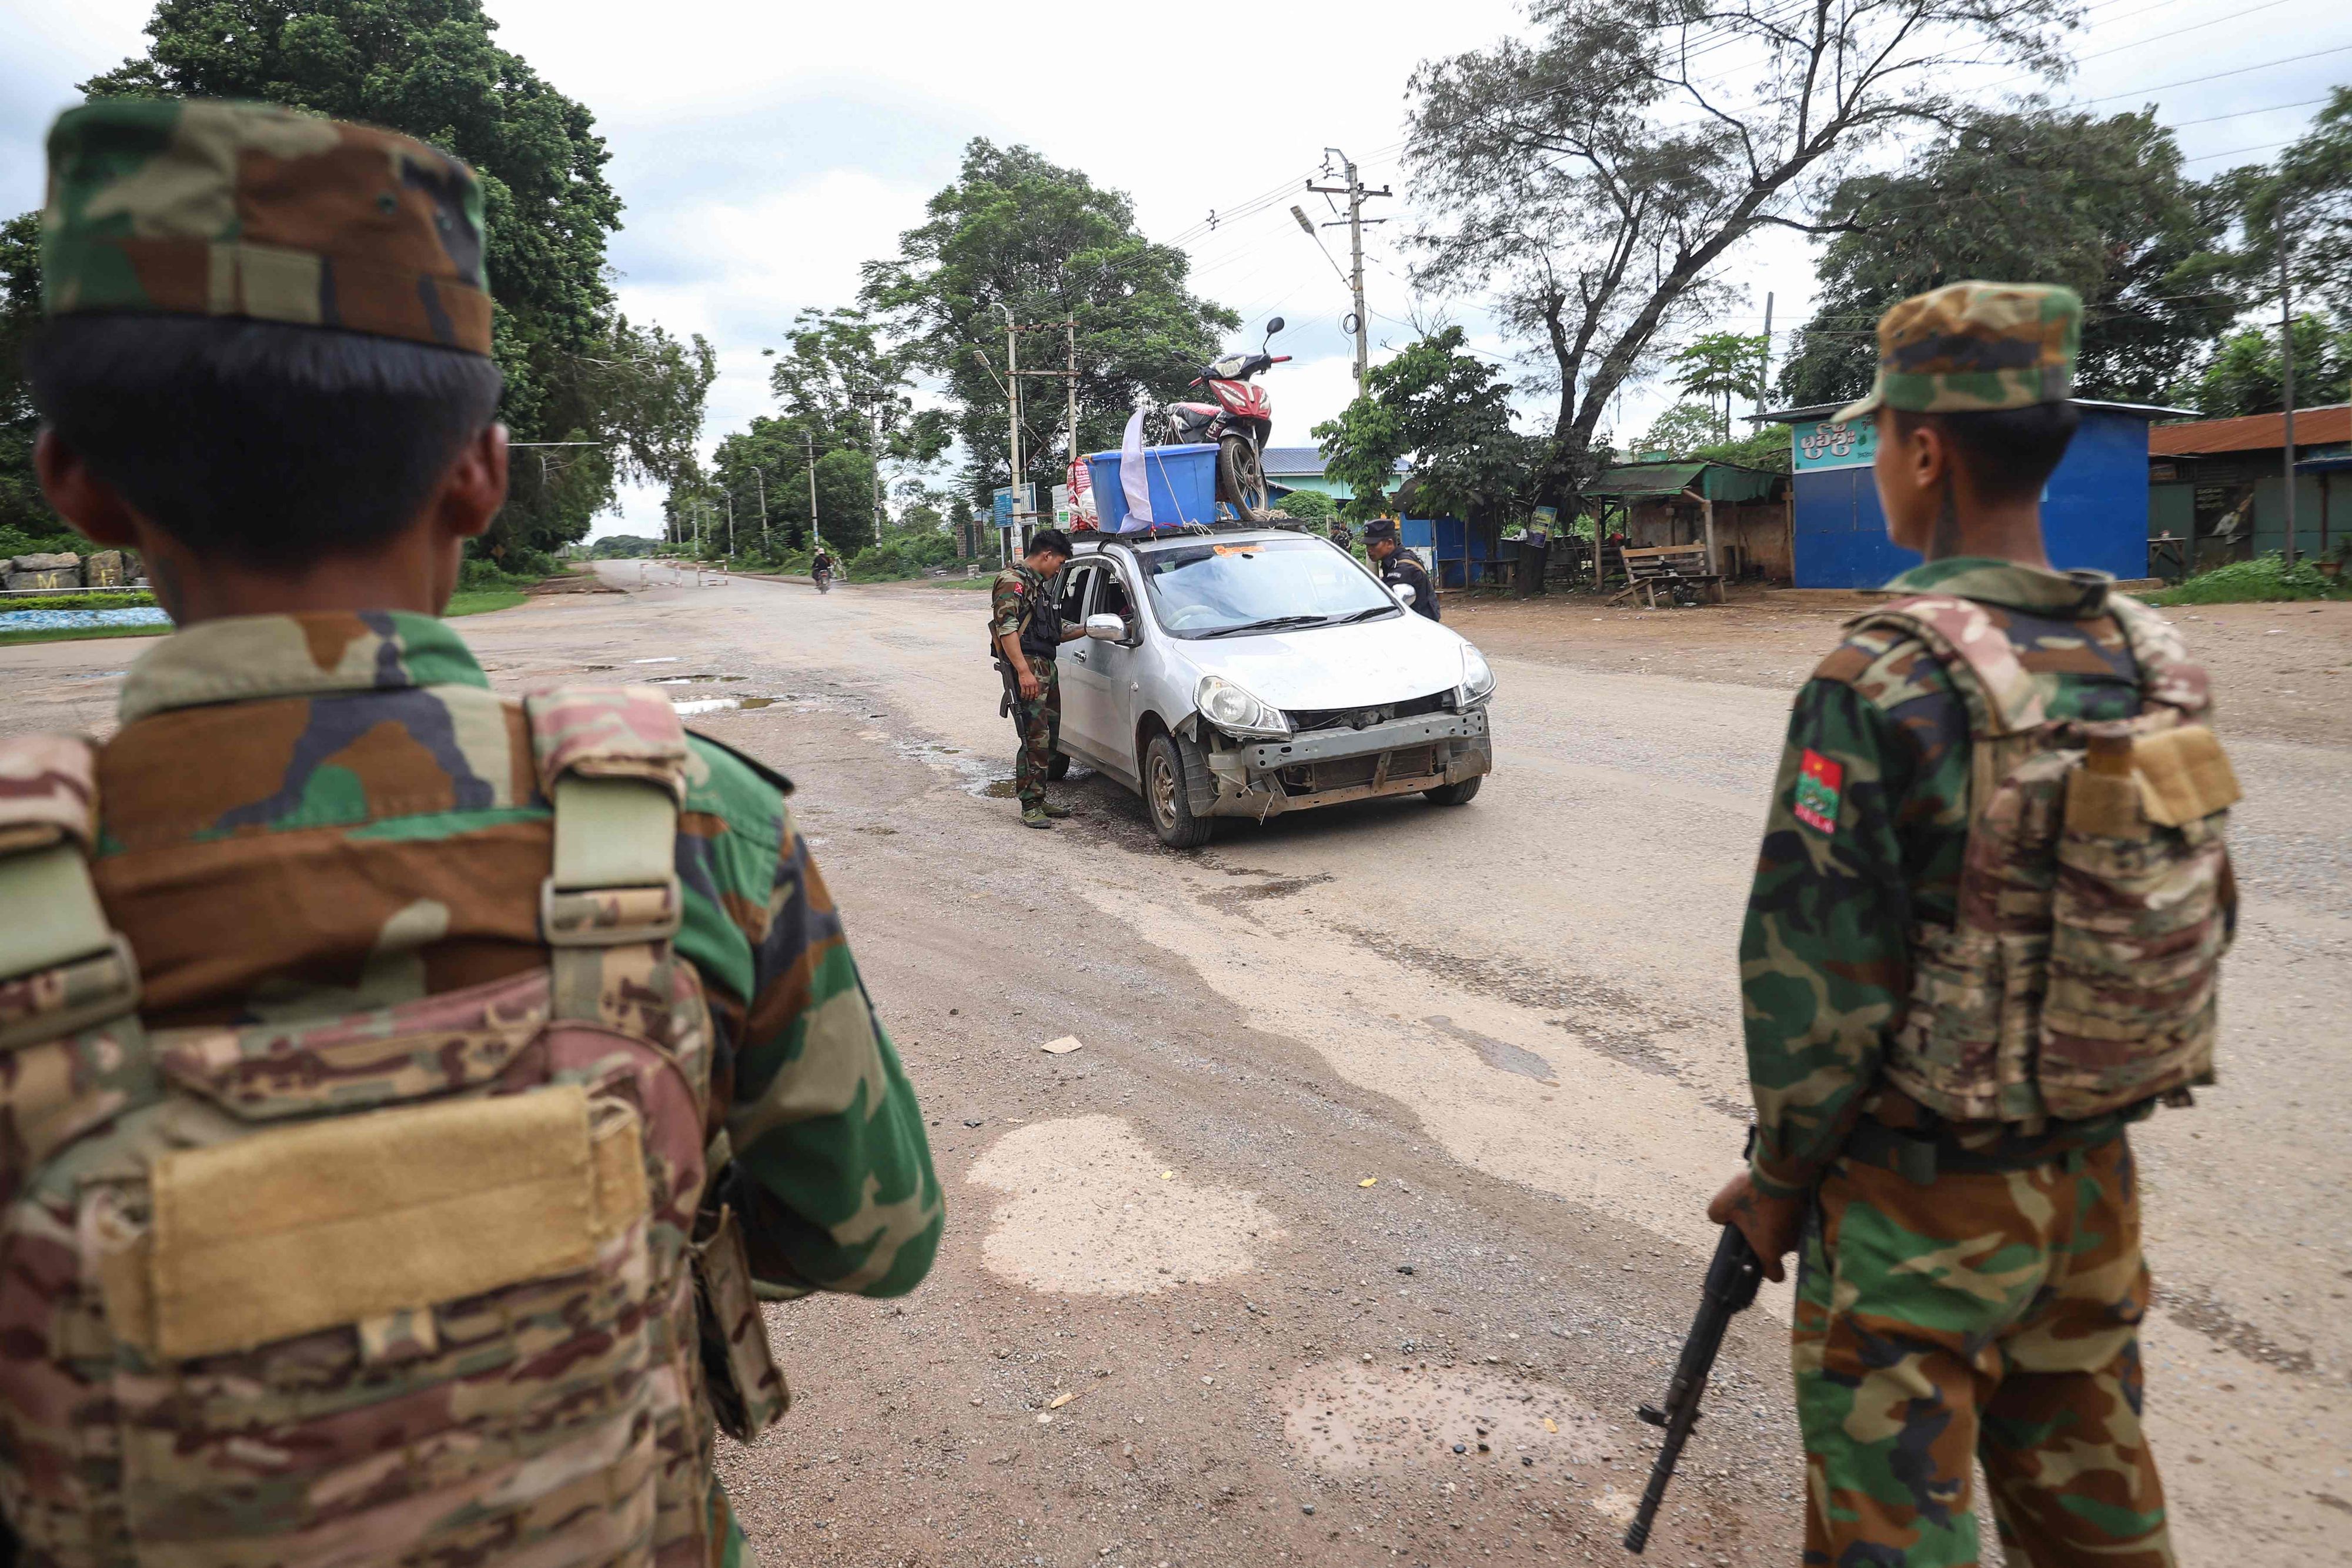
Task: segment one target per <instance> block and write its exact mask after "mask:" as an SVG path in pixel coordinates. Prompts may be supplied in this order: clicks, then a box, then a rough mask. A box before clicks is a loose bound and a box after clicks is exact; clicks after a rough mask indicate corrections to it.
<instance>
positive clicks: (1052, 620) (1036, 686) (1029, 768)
mask: <svg viewBox="0 0 2352 1568" xmlns="http://www.w3.org/2000/svg"><path fill="white" fill-rule="evenodd" d="M1068 559H1070V536H1069V535H1067V534H1066V533H1064V532H1063V531H1062V530H1061V529H1059V528H1045V529H1041V530H1040V531H1039V532H1038V533H1037V534H1035V535H1034V537H1032V538H1031V539H1030V540H1029V553H1028V554H1026V555H1024V556H1023V557H1022V558H1021V559H1019V560H1017V561H1015V562H1013V564H1012V565H1011V566H1008V567H1006V568H1005V569H1004V570H1003V571H1000V572H998V573H997V574H996V581H995V583H994V585H993V586H992V588H991V589H990V591H989V595H988V643H989V649H990V652H992V653H994V654H995V656H996V670H997V674H1000V675H1002V676H1003V679H1004V701H1003V703H1002V704H1001V705H999V706H998V709H997V711H998V712H1000V713H1010V714H1011V715H1012V716H1013V728H1014V729H1015V730H1016V731H1018V732H1019V734H1020V737H1021V750H1020V753H1019V755H1018V756H1017V757H1016V758H1015V759H1014V762H1013V787H1014V789H1015V790H1016V791H1017V792H1018V794H1019V795H1020V798H1021V823H1022V825H1023V826H1024V827H1029V828H1050V827H1052V826H1053V825H1054V820H1055V819H1056V818H1061V817H1066V816H1068V815H1069V814H1070V809H1069V808H1068V807H1067V806H1056V805H1055V804H1054V803H1053V802H1052V801H1050V800H1046V799H1045V776H1046V774H1047V772H1048V771H1049V770H1050V769H1051V768H1053V766H1054V750H1055V742H1057V741H1058V740H1059V739H1060V738H1061V730H1062V685H1061V680H1060V678H1059V676H1058V674H1057V673H1056V666H1055V653H1057V652H1058V651H1059V649H1060V648H1061V645H1062V644H1063V643H1067V642H1070V641H1071V640H1073V639H1074V638H1078V637H1083V636H1085V635H1086V634H1087V632H1086V628H1085V627H1083V626H1071V627H1065V626H1064V625H1063V624H1062V601H1061V599H1060V597H1059V595H1058V592H1057V591H1056V589H1055V582H1056V581H1057V580H1059V579H1060V577H1061V573H1062V564H1063V563H1064V562H1065V561H1066V560H1068Z"/></svg>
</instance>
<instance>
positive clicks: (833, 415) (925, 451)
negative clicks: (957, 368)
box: [760, 310, 954, 465]
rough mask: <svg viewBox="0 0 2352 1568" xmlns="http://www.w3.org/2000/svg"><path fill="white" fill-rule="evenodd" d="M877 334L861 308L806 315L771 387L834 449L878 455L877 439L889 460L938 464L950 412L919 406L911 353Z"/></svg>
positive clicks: (771, 375)
mask: <svg viewBox="0 0 2352 1568" xmlns="http://www.w3.org/2000/svg"><path fill="white" fill-rule="evenodd" d="M879 330H880V324H879V323H877V321H876V320H875V319H873V318H872V317H871V316H869V315H868V314H866V312H865V311H863V310H803V311H802V312H801V313H800V314H799V316H797V317H796V318H794V319H793V332H792V334H791V336H790V338H789V339H788V340H787V347H786V350H785V352H784V354H783V356H782V358H780V359H778V360H777V361H776V363H775V364H774V366H773V367H772V368H771V369H770V370H769V371H768V386H769V388H770V390H771V391H772V392H774V393H775V394H776V401H777V402H779V403H781V404H782V405H783V409H784V413H785V414H786V415H787V416H788V417H790V418H792V419H794V420H797V421H799V422H800V423H802V424H803V425H804V426H807V427H809V428H812V429H814V430H818V431H822V432H823V433H824V436H823V439H824V440H825V441H826V442H827V443H828V444H834V445H848V446H856V447H859V448H861V449H863V450H865V451H867V452H873V451H875V448H876V436H877V434H878V435H879V437H880V451H879V453H878V455H880V456H882V457H884V458H887V459H889V460H891V461H895V462H900V463H913V464H918V465H923V464H929V463H934V462H937V461H938V460H939V457H940V454H941V453H943V452H945V451H946V450H947V449H948V444H949V443H950V442H951V441H952V440H954V434H953V433H952V432H951V431H950V429H949V422H948V416H947V413H946V411H944V410H941V409H918V408H916V407H915V400H914V398H913V397H912V396H911V395H910V392H911V389H912V388H913V386H914V372H915V363H916V361H915V355H914V352H913V350H911V349H909V348H908V347H905V346H897V347H886V346H884V345H882V344H881V343H880V342H879V341H878V333H879ZM760 351H761V353H763V354H768V355H774V354H775V352H776V350H773V349H762V350H760Z"/></svg>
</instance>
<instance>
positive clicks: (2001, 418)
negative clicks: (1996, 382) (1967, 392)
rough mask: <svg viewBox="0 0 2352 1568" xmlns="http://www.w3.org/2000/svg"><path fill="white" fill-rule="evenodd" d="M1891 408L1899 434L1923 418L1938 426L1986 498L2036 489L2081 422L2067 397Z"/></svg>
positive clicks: (2020, 495) (2015, 496)
mask: <svg viewBox="0 0 2352 1568" xmlns="http://www.w3.org/2000/svg"><path fill="white" fill-rule="evenodd" d="M1893 412H1894V414H1895V432H1896V434H1897V435H1898V436H1901V435H1906V434H1909V433H1910V432H1911V431H1913V430H1915V429H1916V428H1917V427H1918V426H1919V425H1920V424H1922V423H1934V425H1935V426H1936V427H1937V429H1938V430H1941V431H1942V432H1943V433H1944V434H1945V435H1946V437H1948V439H1949V440H1950V442H1951V444H1952V446H1953V448H1954V450H1955V452H1956V453H1957V455H1958V459H1959V463H1960V465H1961V466H1962V467H1964V468H1966V469H1967V470H1968V471H1969V478H1970V479H1971V480H1972V481H1974V483H1975V488H1976V493H1977V494H1978V495H1979V496H1980V497H1983V498H1984V499H1985V500H1988V501H2022V500H2027V499H2030V498H2031V497H2035V496H2038V495H2040V494H2041V493H2042V486H2044V485H2046V484H2048V483H2049V481H2050V476H2051V474H2052V473H2053V472H2054V471H2055V470H2056V468H2057V466H2058V465H2059V463H2060V461H2061V460H2062V459H2063V458H2064V457H2065V455H2066V447H2067V445H2068V444H2069V443H2071V442H2072V441H2073V440H2074V432H2075V431H2076V430H2078V429H2080V428H2081V427H2082V423H2083V411H2082V410H2080V409H2078V408H2076V407H2075V406H2074V404H2073V403H2071V402H2037V403H2034V404H2033V405H2032V406H2031V407H2028V408H2000V409H1987V410H1983V411H1981V412H1979V413H1909V412H1907V411H1906V410H1903V409H1899V408H1898V409H1895V410H1894V411H1893Z"/></svg>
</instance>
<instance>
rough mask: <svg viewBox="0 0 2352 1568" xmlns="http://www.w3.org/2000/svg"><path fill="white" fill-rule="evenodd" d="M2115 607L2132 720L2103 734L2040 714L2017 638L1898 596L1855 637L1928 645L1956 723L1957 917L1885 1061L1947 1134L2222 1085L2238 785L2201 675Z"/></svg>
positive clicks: (2101, 728) (1923, 950)
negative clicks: (2217, 1051)
mask: <svg viewBox="0 0 2352 1568" xmlns="http://www.w3.org/2000/svg"><path fill="white" fill-rule="evenodd" d="M2107 603H2108V608H2109V611H2110V612H2111V613H2112V614H2113V615H2114V617H2115V619H2116V623H2117V624H2118V625H2119V626H2120V627H2121V628H2122V630H2123V632H2124V635H2125V638H2126V641H2127V642H2128V643H2129V644H2130V647H2131V652H2132V656H2133V658H2134V660H2135V661H2136V662H2137V664H2138V666H2139V680H2140V696H2141V711H2140V713H2139V715H2138V716H2137V717H2134V718H2129V719H2120V720H2111V721H2105V722H2098V723H2084V722H2080V721H2075V720H2068V719H2058V720H2053V719H2049V718H2047V717H2046V716H2045V715H2044V712H2043V702H2044V698H2043V695H2042V690H2041V689H2040V687H2039V686H2037V685H2036V684H2035V683H2034V681H2033V680H2032V677H2031V676H2030V675H2028V674H2027V673H2026V672H2025V670H2024V669H2023V668H2022V667H2021V665H2020V664H2019V662H2018V659H2017V655H2016V653H2015V651H2014V649H2013V648H2012V647H2011V644H2010V641H2009V639H2008V637H2007V635H2006V634H2004V633H2003V632H2001V630H2000V627H1999V626H1997V625H1996V624H1995V623H1994V622H1993V620H1992V618H1991V617H1990V616H1989V615H1988V614H1986V612H1984V610H1983V609H1982V608H1981V607H1980V606H1979V605H1977V604H1975V603H1973V602H1972V601H1969V600H1966V599H1958V598H1954V597H1950V596H1947V595H1920V596H1917V597H1914V598H1909V599H1900V600H1896V601H1894V602H1892V603H1890V604H1887V605H1886V606H1885V607H1884V608H1882V609H1879V610H1876V611H1874V612H1871V613H1869V614H1867V615H1864V616H1861V617H1859V618H1857V619H1856V620H1855V621H1853V622H1851V623H1850V624H1851V625H1853V626H1854V627H1864V626H1883V627H1888V628H1891V629H1893V630H1895V631H1898V632H1904V633H1906V634H1907V635H1910V636H1913V637H1916V638H1917V639H1919V640H1920V641H1921V642H1923V643H1926V644H1927V648H1928V650H1929V651H1930V652H1931V653H1934V654H1935V655H1936V656H1937V660H1938V661H1939V662H1940V663H1941V664H1942V665H1943V667H1944V669H1945V670H1946V671H1947V673H1948V674H1949V675H1950V676H1951V679H1952V684H1953V685H1954V686H1955V687H1956V688H1958V693H1959V695H1960V698H1961V700H1962V702H1963V703H1964V704H1965V705H1966V706H1967V710H1968V715H1969V744H1970V748H1971V751H1970V755H1971V762H1970V769H1971V770H1970V775H1969V831H1968V847H1967V851H1966V854H1965V857H1964V860H1963V863H1962V869H1961V872H1960V884H1959V899H1958V914H1957V916H1956V918H1955V919H1954V921H1953V923H1952V924H1951V925H1921V926H1920V927H1919V928H1918V929H1917V930H1916V932H1914V934H1913V937H1912V945H1911V987H1910V992H1911V1002H1910V1007H1909V1009H1908V1011H1907V1012H1906V1015H1905V1017H1904V1019H1903V1021H1902V1025H1901V1027H1900V1029H1899V1030H1897V1031H1896V1033H1895V1038H1894V1041H1893V1044H1892V1047H1891V1049H1890V1050H1889V1051H1888V1056H1887V1064H1886V1074H1887V1077H1888V1079H1889V1080H1890V1081H1891V1082H1893V1083H1894V1084H1895V1086H1896V1087H1897V1088H1899V1089H1901V1090H1902V1091H1903V1092H1905V1093H1906V1094H1908V1095H1910V1096H1911V1097H1912V1098H1913V1099H1915V1100H1916V1101H1918V1102H1919V1103H1921V1104H1923V1105H1926V1106H1927V1108H1928V1109H1930V1110H1932V1111H1935V1112H1937V1113H1940V1114H1942V1115H1944V1116H1947V1117H1949V1118H1951V1119H1953V1120H1956V1121H1998V1122H2010V1123H2018V1122H2030V1121H2033V1120H2036V1119H2038V1118H2041V1117H2044V1116H2056V1117H2061V1118H2064V1119H2067V1120H2080V1119H2082V1118H2084V1117H2089V1116H2095V1115H2100V1114H2103V1113H2107V1112H2112V1111H2118V1110H2122V1109H2124V1108H2125V1107H2127V1106H2131V1105H2137V1104H2138V1103H2142V1102H2143V1101H2147V1100H2149V1099H2153V1098H2156V1097H2158V1096H2160V1095H2161V1096H2170V1097H2172V1098H2174V1099H2185V1097H2186V1094H2187V1091H2188V1089H2189V1086H2190V1085H2191V1084H2198V1083H2210V1082H2212V1079H2213V1038H2214V1028H2215V998H2216V989H2217V983H2218V980H2219V977H2220V970H2221V955H2222V954H2223V952H2225V951H2226V950H2227V949H2228V947H2229V945H2230V940H2231V936H2232V935H2233V934H2234V926H2235V924H2236V912H2237V894H2236V888H2235V884H2234V883H2233V882H2232V881H2231V873H2230V857H2229V851H2228V850H2227V848H2226V847H2225V846H2224V844H2223V842H2222V829H2223V826H2224V824H2225V822H2226V820H2227V817H2228V811H2229V808H2230V806H2231V804H2232V803H2233V802H2234V801H2236V800H2237V799H2238V781H2237V779H2236V777H2235V776H2234V775H2233V774H2232V773H2231V768H2230V763H2229V758H2227V757H2225V756H2224V755H2223V754H2222V751H2221V743H2220V742H2219V741H2218V740H2216V739H2215V738H2214V736H2213V732H2212V730H2210V728H2208V727H2206V725H2205V724H2204V722H2203V721H2204V718H2205V716H2206V712H2207V709H2208V707H2209V706H2210V699H2209V696H2208V692H2207V686H2206V680H2205V672H2204V671H2203V670H2202V669H2200V668H2199V667H2198V666H2196V665H2194V664H2189V663H2188V662H2187V660H2186V658H2185V656H2184V654H2183V653H2182V650H2181V647H2180V643H2179V639H2178V638H2177V637H2175V636H2174V634H2173V632H2172V629H2171V628H2170V627H2169V626H2168V625H2167V624H2166V623H2165V622H2164V621H2163V620H2162V619H2161V618H2159V617H2158V615H2157V614H2156V612H2153V611H2151V610H2149V609H2148V608H2147V606H2145V605H2142V604H2140V603H2138V602H2137V601H2134V600H2130V599H2126V598H2125V597H2123V596H2122V595H2120V594H2113V595H2110V596H2109V598H2108V601H2107Z"/></svg>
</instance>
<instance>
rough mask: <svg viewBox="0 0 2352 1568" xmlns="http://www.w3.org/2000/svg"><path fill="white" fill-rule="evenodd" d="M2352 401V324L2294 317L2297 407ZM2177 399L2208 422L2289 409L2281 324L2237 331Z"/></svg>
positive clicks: (2176, 394)
mask: <svg viewBox="0 0 2352 1568" xmlns="http://www.w3.org/2000/svg"><path fill="white" fill-rule="evenodd" d="M2347 398H2352V323H2347V324H2345V325H2342V326H2338V325H2336V324H2335V323H2333V322H2330V321H2328V320H2326V319H2324V318H2322V317H2320V316H2317V315H2314V314H2308V313H2306V314H2301V315H2298V316H2296V317H2295V319H2294V403H2295V406H2296V407H2297V408H2310V407H2312V406H2314V405H2315V404H2318V403H2330V402H2344V401H2346V399H2347ZM2172 401H2174V402H2178V403H2179V405H2180V406H2181V407H2183V408H2193V409H2195V410H2196V411H2197V412H2198V413H2201V414H2203V415H2204V416H2205V417H2206V418H2208V419H2228V418H2231V417H2233V416H2235V415H2237V414H2242V413H2277V412H2278V411H2279V410H2280V409H2282V408H2284V407H2285V406H2286V366H2285V362H2284V360H2283V359H2282V357H2281V355H2280V353H2279V333H2278V329H2277V328H2276V327H2275V326H2273V327H2250V328H2247V329H2244V330H2242V331H2238V332H2232V333H2231V334H2230V336H2229V337H2227V338H2225V339H2223V340H2222V341H2221V346H2220V347H2219V348H2217V349H2216V350H2214V351H2213V356H2212V358H2210V359H2209V360H2208V361H2205V363H2204V365H2203V366H2202V367H2200V369H2199V371H2198V372H2197V374H2196V375H2195V376H2193V377H2191V378H2189V380H2187V381H2184V382H2181V383H2180V385H2179V387H2178V388H2176V389H2175V390H2174V392H2173V393H2172Z"/></svg>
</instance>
